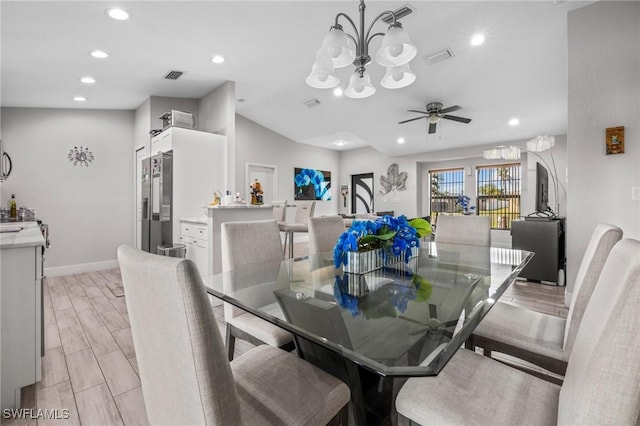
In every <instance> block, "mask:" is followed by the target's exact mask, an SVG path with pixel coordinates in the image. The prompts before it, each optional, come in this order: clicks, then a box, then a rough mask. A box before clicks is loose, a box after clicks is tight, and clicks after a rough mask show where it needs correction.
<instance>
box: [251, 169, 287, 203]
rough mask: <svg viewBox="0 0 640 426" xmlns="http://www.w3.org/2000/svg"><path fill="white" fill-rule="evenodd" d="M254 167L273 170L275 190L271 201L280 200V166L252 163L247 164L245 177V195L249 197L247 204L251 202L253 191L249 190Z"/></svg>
mask: <svg viewBox="0 0 640 426" xmlns="http://www.w3.org/2000/svg"><path fill="white" fill-rule="evenodd" d="M252 167H256V168H257V167H260V168H263V169H271V170H272V171H273V189H272V192H271V194H272V198H271V201H273V200H278V199H279V198H278V166H274V165H272V164H260V163H250V162H247V163H246V164H245V177H244V181H245V182H246V184H245V186H246V188H245V194H246V196H247V198H246V200H247V203H250V202H251V189H250V188H249V185H251V183H250V182H249V179H250V176H249V175H250V173H251V169H252Z"/></svg>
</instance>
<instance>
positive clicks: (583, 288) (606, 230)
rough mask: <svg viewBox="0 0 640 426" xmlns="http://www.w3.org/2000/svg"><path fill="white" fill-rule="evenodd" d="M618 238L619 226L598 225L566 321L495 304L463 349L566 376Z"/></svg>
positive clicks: (585, 255)
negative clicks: (515, 359)
mask: <svg viewBox="0 0 640 426" xmlns="http://www.w3.org/2000/svg"><path fill="white" fill-rule="evenodd" d="M621 238H622V230H621V229H620V228H618V227H617V226H614V225H608V224H599V225H598V226H596V228H595V230H594V231H593V234H592V236H591V240H590V241H589V245H588V246H587V250H586V251H585V253H584V256H583V258H582V262H581V263H580V268H579V269H578V275H577V276H576V281H575V285H574V287H573V293H572V297H571V304H570V305H569V314H568V316H567V319H566V320H565V319H564V318H560V317H556V316H553V315H548V314H543V313H540V312H535V311H531V310H528V309H525V308H521V307H518V306H514V305H511V304H508V303H497V304H496V305H495V306H494V307H493V308H492V309H491V311H489V313H488V314H487V316H486V317H485V318H484V319H483V320H482V322H481V323H480V325H478V327H477V328H476V330H475V331H474V334H473V336H472V337H471V338H470V341H469V344H468V345H467V347H469V348H470V347H474V346H480V347H482V348H483V349H484V354H485V355H486V356H491V352H492V351H496V352H501V353H505V354H508V355H512V356H515V357H518V358H520V359H523V360H525V361H528V362H531V363H533V364H535V365H538V366H540V367H542V368H545V369H546V370H548V371H552V372H554V373H557V374H560V375H564V373H565V369H566V366H567V360H568V359H569V355H570V354H571V349H572V348H573V344H574V341H575V337H576V333H577V331H578V327H579V326H580V322H581V321H582V317H583V315H584V311H585V309H586V307H587V304H588V303H589V300H590V299H591V295H592V294H593V291H594V288H595V286H596V283H597V282H598V278H599V277H600V273H601V272H602V268H603V267H604V263H605V261H606V260H607V257H608V256H609V253H610V252H611V249H612V248H613V246H614V245H615V244H616V243H617V242H618V241H620V239H621ZM603 284H604V285H608V284H607V283H603Z"/></svg>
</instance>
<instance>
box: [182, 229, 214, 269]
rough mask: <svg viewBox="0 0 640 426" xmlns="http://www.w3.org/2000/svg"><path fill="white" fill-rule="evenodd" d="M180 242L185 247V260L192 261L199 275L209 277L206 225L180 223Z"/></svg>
mask: <svg viewBox="0 0 640 426" xmlns="http://www.w3.org/2000/svg"><path fill="white" fill-rule="evenodd" d="M180 230H181V232H180V242H181V243H182V244H184V245H186V247H187V259H190V260H193V262H194V263H195V264H196V266H197V267H198V271H199V272H200V275H203V276H204V275H209V274H211V272H209V242H208V241H207V238H208V232H207V230H208V227H207V225H206V223H199V222H191V221H188V220H182V221H180Z"/></svg>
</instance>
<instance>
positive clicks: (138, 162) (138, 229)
mask: <svg viewBox="0 0 640 426" xmlns="http://www.w3.org/2000/svg"><path fill="white" fill-rule="evenodd" d="M144 155H145V149H144V147H143V148H140V149H138V150H136V190H135V192H136V247H137V248H142V199H141V196H140V193H141V192H142V159H143V158H144Z"/></svg>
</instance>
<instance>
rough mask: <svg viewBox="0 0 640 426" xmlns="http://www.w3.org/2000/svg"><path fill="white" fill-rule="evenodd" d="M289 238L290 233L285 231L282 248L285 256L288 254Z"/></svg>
mask: <svg viewBox="0 0 640 426" xmlns="http://www.w3.org/2000/svg"><path fill="white" fill-rule="evenodd" d="M288 239H289V233H288V232H285V233H284V248H283V249H282V255H283V256H285V257H286V256H287V241H288Z"/></svg>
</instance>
